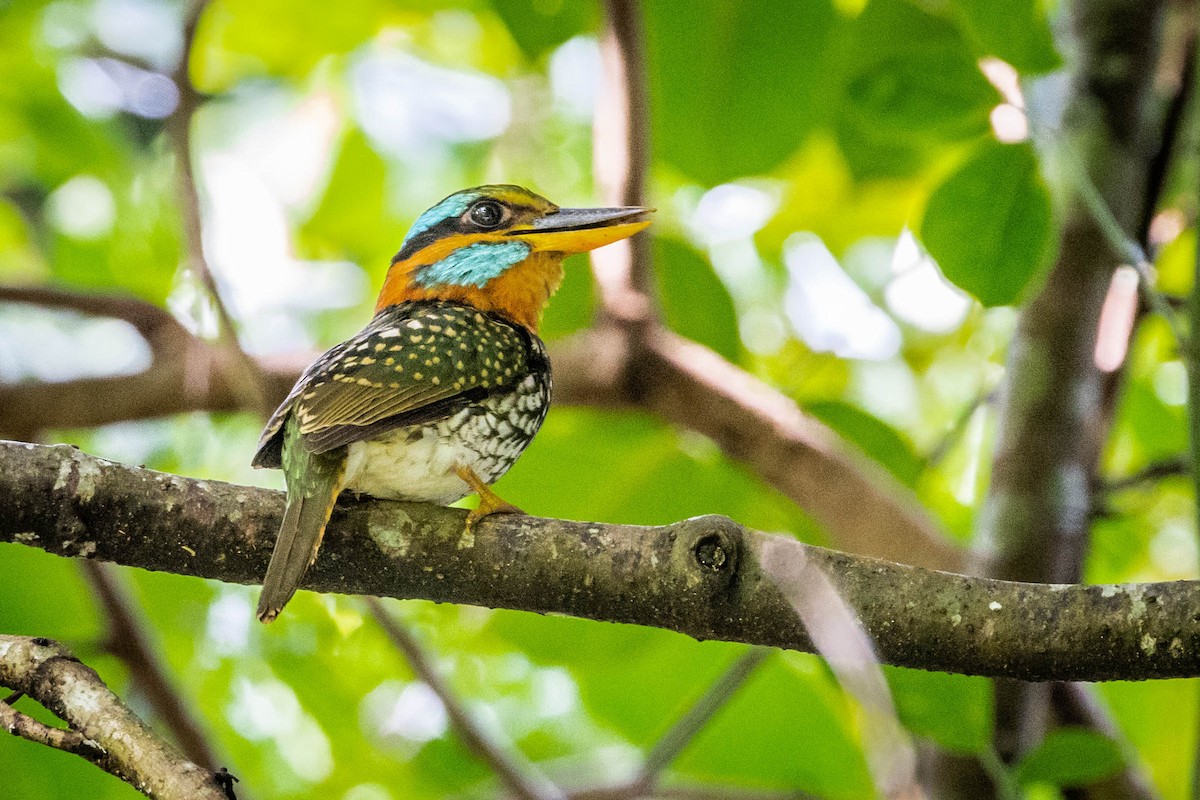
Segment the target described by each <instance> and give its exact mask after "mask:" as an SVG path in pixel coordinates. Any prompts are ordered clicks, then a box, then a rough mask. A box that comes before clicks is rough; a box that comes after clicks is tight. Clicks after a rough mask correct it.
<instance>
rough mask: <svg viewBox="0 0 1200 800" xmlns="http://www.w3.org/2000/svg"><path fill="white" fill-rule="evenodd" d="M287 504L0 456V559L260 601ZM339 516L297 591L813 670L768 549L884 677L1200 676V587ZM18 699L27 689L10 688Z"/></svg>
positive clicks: (549, 528) (763, 539)
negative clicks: (587, 629)
mask: <svg viewBox="0 0 1200 800" xmlns="http://www.w3.org/2000/svg"><path fill="white" fill-rule="evenodd" d="M282 509H283V497H282V494H281V493H280V492H274V491H269V490H265V489H255V488H250V487H245V486H235V485H230V484H224V483H219V482H216V481H197V480H190V479H187V478H182V477H179V476H175V475H168V474H165V473H159V472H154V471H151V470H145V469H139V468H136V467H130V466H126V465H122V464H115V463H112V462H108V461H104V460H102V459H98V458H95V457H93V456H88V455H86V454H84V453H82V452H80V451H78V450H76V449H74V448H71V447H68V446H61V445H60V446H52V447H50V446H39V445H30V444H21V443H4V444H0V542H19V543H21V544H25V545H30V546H34V547H39V548H42V549H44V550H46V551H48V552H51V553H54V554H57V555H65V556H86V557H91V558H98V559H101V560H111V561H117V562H119V563H123V564H128V565H134V566H140V567H143V568H147V569H156V570H161V571H166V572H174V573H176V574H182V575H196V576H203V577H208V578H216V579H218V580H224V581H229V582H237V583H256V582H258V580H259V578H260V576H261V575H262V573H263V571H264V569H265V567H266V563H267V560H268V558H269V556H270V551H271V547H272V543H273V541H274V537H275V533H276V530H277V529H278V526H279V519H280V515H281V512H282ZM465 517H466V511H464V510H462V509H449V508H439V507H436V506H430V505H422V504H406V503H390V502H384V501H369V502H353V501H351V502H348V503H342V504H341V505H339V506H338V509H337V510H336V511H335V512H334V516H333V520H332V522H331V524H330V528H329V532H328V533H327V534H326V537H325V541H324V543H323V545H322V551H321V557H320V558H319V559H318V560H317V562H316V564H314V565H313V568H312V569H311V570H310V571H309V574H308V577H307V579H306V583H305V585H306V587H307V588H310V589H315V590H317V591H323V592H339V593H351V594H369V595H377V596H391V597H405V598H423V599H429V600H436V601H441V602H454V603H464V604H469V605H481V606H487V607H491V608H512V609H518V610H526V611H536V612H540V613H551V612H553V613H561V614H569V615H573V616H579V617H586V618H590V619H598V620H607V621H612V622H629V623H635V624H639V625H649V626H653V627H659V628H667V629H670V630H675V631H678V632H680V633H685V634H687V635H689V636H693V637H695V638H698V639H723V640H727V641H740V642H746V643H748V644H762V645H770V646H774V647H782V648H787V649H794V650H803V651H808V652H811V651H812V649H813V648H812V642H811V640H810V639H809V637H808V634H807V633H806V632H805V631H804V628H803V626H802V625H801V624H800V622H799V620H798V619H797V618H796V614H795V612H794V610H793V609H792V607H791V605H790V603H789V602H788V600H787V599H786V598H785V597H784V596H783V594H782V593H781V592H780V590H779V589H778V588H777V586H776V585H775V583H774V582H773V581H772V580H771V579H770V577H769V576H768V575H766V574H765V573H764V570H763V568H762V566H761V565H760V563H759V556H760V553H761V552H762V549H763V547H764V546H766V544H767V543H768V542H770V543H772V547H774V548H777V549H778V548H794V549H795V550H796V555H795V557H796V558H799V559H807V560H809V561H810V562H811V563H812V564H813V565H814V566H815V567H817V568H818V569H820V570H822V571H823V572H825V573H826V574H827V575H829V576H830V578H831V579H832V581H833V583H834V585H835V587H836V588H837V590H838V592H839V593H840V594H841V595H842V597H843V598H844V599H845V600H846V602H847V603H848V604H849V605H850V607H852V608H854V609H855V610H856V611H857V612H858V614H859V617H860V619H861V621H862V624H863V628H864V630H865V631H866V633H867V634H868V635H869V636H870V637H871V639H872V640H873V641H874V642H875V645H876V647H877V654H878V656H879V659H880V661H881V662H883V663H889V664H897V665H901V666H909V667H917V668H921V669H931V670H940V671H946V672H962V673H967V674H979V675H992V676H1004V677H1013V678H1020V679H1023V680H1089V681H1094V680H1110V679H1127V680H1135V679H1143V678H1159V677H1180V676H1196V675H1200V615H1198V614H1196V612H1195V609H1196V608H1197V607H1200V583H1197V582H1192V581H1177V582H1173V583H1156V584H1125V585H1119V586H1090V585H1071V586H1051V585H1038V584H1025V583H1008V582H1005V581H997V580H991V579H985V578H968V577H965V576H961V575H953V574H949V573H943V572H934V571H929V570H923V569H919V568H916V567H908V566H904V565H900V564H893V563H889V562H884V561H878V560H874V559H869V558H863V557H859V556H852V555H849V554H846V553H839V552H836V551H831V550H826V549H824V548H820V547H813V546H809V545H804V544H801V543H800V542H797V541H795V540H792V539H788V538H785V537H779V536H770V535H767V534H763V533H759V532H757V531H752V530H747V529H745V528H743V527H742V526H740V525H738V524H736V523H734V522H732V521H731V520H729V519H726V518H724V517H716V516H708V517H697V518H694V519H689V520H684V521H682V522H677V523H674V524H672V525H665V526H661V527H653V528H647V527H640V526H634V525H612V524H602V523H587V522H569V521H564V520H551V519H541V518H536V517H526V516H520V515H512V516H510V515H504V516H503V517H491V518H488V519H486V520H485V521H483V522H481V523H480V524H479V525H478V526H477V527H476V528H475V529H474V530H473V532H472V535H470V536H467V535H464V530H463V524H464V520H465ZM17 688H19V687H17Z"/></svg>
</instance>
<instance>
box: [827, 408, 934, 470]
mask: <svg viewBox="0 0 1200 800" xmlns="http://www.w3.org/2000/svg"><path fill="white" fill-rule="evenodd" d="M805 410H806V411H808V413H810V414H812V415H813V416H814V417H816V418H817V419H819V420H821V422H824V423H825V424H826V425H828V426H829V427H831V428H833V429H834V430H836V431H837V432H838V433H840V434H842V435H843V436H845V437H846V438H847V439H849V440H850V441H851V442H853V443H854V444H856V445H858V447H859V449H860V450H862V451H863V452H864V453H866V454H867V455H868V456H870V457H871V458H872V459H873V460H875V461H878V462H879V463H880V464H881V465H882V466H883V467H884V468H885V469H886V470H887V471H888V472H890V473H892V474H893V475H895V476H896V478H897V480H899V481H900V482H901V483H903V484H904V485H906V486H911V487H913V488H916V485H917V480H918V479H919V478H920V477H921V472H922V471H923V470H924V468H925V464H924V462H923V461H922V459H921V457H920V456H918V455H917V453H916V451H914V450H913V446H912V443H911V442H909V441H908V439H907V438H906V437H905V436H903V435H902V434H901V433H900V432H899V431H897V430H896V429H895V428H893V427H892V426H890V425H888V424H887V423H886V422H884V421H883V420H881V419H879V418H878V417H874V416H872V415H870V414H868V413H867V412H865V411H863V410H862V409H860V408H857V407H856V406H852V405H850V404H849V403H843V402H839V401H837V400H829V401H825V402H819V403H810V404H808V405H806V406H805Z"/></svg>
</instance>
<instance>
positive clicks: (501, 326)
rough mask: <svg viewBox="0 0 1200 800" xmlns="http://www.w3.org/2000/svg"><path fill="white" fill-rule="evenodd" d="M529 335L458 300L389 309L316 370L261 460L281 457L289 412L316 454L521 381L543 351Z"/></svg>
mask: <svg viewBox="0 0 1200 800" xmlns="http://www.w3.org/2000/svg"><path fill="white" fill-rule="evenodd" d="M530 338H531V337H530V335H529V334H528V333H526V332H525V331H523V330H522V329H520V328H517V327H516V326H514V325H511V324H509V323H507V322H505V321H503V320H500V319H498V318H495V317H493V316H490V315H487V314H483V313H480V312H477V311H475V310H474V309H471V308H467V307H465V306H458V305H455V304H449V303H436V304H415V303H414V304H405V305H401V306H396V307H394V308H393V309H389V310H387V311H384V312H381V313H380V314H379V315H377V316H376V317H375V319H374V320H372V322H371V324H370V325H368V326H367V327H366V328H365V329H363V331H362V332H360V333H359V334H358V335H357V336H355V337H354V338H352V339H350V340H349V341H347V342H344V343H343V344H341V345H338V346H337V347H335V348H333V349H332V350H330V351H329V352H328V353H326V354H325V355H324V356H322V357H321V358H320V359H319V360H318V361H317V362H316V363H315V364H313V365H312V367H310V368H309V369H308V371H307V372H306V373H305V375H304V377H303V378H301V380H300V382H299V383H298V384H297V385H296V388H295V389H293V390H292V393H291V395H290V396H289V398H288V399H287V400H285V401H284V404H283V405H282V406H281V407H280V409H279V410H278V411H276V413H275V416H274V417H272V420H271V422H270V423H268V425H267V429H266V431H265V432H264V434H263V439H262V442H261V444H260V446H259V453H258V456H256V458H255V464H256V465H261V466H273V465H275V463H276V462H277V461H278V460H279V458H278V456H277V454H276V451H278V450H279V448H280V447H281V439H282V428H283V422H284V421H286V419H287V417H288V416H289V415H290V414H294V415H295V417H296V420H297V421H298V422H299V423H300V433H301V435H302V440H303V442H304V444H305V446H306V447H307V448H308V449H309V450H311V451H312V452H316V453H323V452H326V451H329V450H332V449H334V448H337V447H341V446H343V445H346V444H350V443H351V442H356V441H362V440H364V439H370V438H373V437H375V436H378V435H380V434H382V433H385V432H386V431H389V430H393V429H395V428H399V427H403V426H406V425H417V424H422V423H426V422H433V421H435V420H438V419H444V418H446V417H449V416H451V415H453V414H454V413H456V412H457V411H458V410H460V409H462V408H464V407H466V406H468V405H472V404H475V403H479V402H481V401H483V400H484V399H485V398H487V397H488V396H489V395H490V394H491V393H493V392H495V391H503V390H505V389H508V388H511V387H512V386H514V385H516V384H517V383H519V382H520V381H521V380H522V379H523V378H524V377H525V376H526V375H527V374H528V372H529V369H530V363H531V361H532V360H533V359H534V358H535V354H534V349H533V347H532V344H531V340H530Z"/></svg>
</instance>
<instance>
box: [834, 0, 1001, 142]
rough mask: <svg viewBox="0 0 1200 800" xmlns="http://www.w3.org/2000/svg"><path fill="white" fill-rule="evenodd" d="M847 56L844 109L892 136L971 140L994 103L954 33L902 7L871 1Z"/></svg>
mask: <svg viewBox="0 0 1200 800" xmlns="http://www.w3.org/2000/svg"><path fill="white" fill-rule="evenodd" d="M849 56H850V58H851V59H852V67H851V70H850V74H849V76H848V80H847V85H846V100H847V101H848V103H849V104H850V108H851V109H852V110H853V111H854V112H856V113H858V114H860V115H862V117H864V118H865V120H866V121H868V122H870V123H871V124H873V125H874V126H877V127H882V128H883V129H884V130H887V131H892V132H895V133H896V134H908V135H920V136H925V137H930V138H935V139H941V140H952V139H954V138H959V137H963V136H970V135H974V134H976V133H979V132H981V131H984V130H986V127H987V122H988V114H989V113H990V111H991V108H992V107H993V106H994V105H995V104H996V103H997V102H998V101H999V95H998V93H997V92H996V90H995V89H993V88H992V86H991V84H989V83H988V82H987V79H986V78H985V77H984V76H983V73H982V72H980V70H979V67H978V65H977V64H976V63H975V57H974V55H973V54H972V52H971V49H970V47H969V46H968V44H967V42H966V41H965V40H964V39H963V37H962V35H961V34H960V32H959V30H958V29H957V28H956V27H955V26H954V25H953V24H951V23H950V22H948V21H946V20H944V19H942V18H941V17H937V16H934V15H933V14H930V13H927V12H925V11H923V10H921V9H919V8H917V7H916V6H915V5H913V4H911V3H909V2H906V0H872V2H871V3H870V5H868V6H867V8H866V9H865V10H864V11H863V13H862V15H861V16H859V18H858V20H857V21H856V23H855V27H854V30H853V33H852V38H851V44H850V47H849Z"/></svg>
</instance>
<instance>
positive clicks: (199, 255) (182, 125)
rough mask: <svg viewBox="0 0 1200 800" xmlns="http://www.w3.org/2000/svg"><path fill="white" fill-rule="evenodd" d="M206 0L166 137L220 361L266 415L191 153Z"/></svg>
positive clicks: (195, 21)
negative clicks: (211, 241) (208, 234)
mask: <svg viewBox="0 0 1200 800" xmlns="http://www.w3.org/2000/svg"><path fill="white" fill-rule="evenodd" d="M207 5H208V0H188V3H187V8H186V12H185V14H184V20H183V48H182V54H181V55H180V58H179V66H178V67H177V68H176V70H175V72H174V74H173V75H172V76H171V79H172V81H174V83H175V87H176V89H177V90H178V92H179V105H178V106H177V107H176V108H175V113H173V114H172V115H171V116H170V118H169V119H168V120H167V127H166V130H167V138H168V139H169V140H170V143H171V148H172V149H173V150H174V151H175V184H176V198H177V199H178V201H179V210H180V214H181V215H182V217H183V233H184V237H183V241H184V250H185V252H186V254H187V264H188V268H189V269H191V271H192V273H193V274H194V275H195V276H196V277H197V278H198V279H199V281H200V285H201V286H203V287H204V290H205V293H206V294H207V296H208V299H209V301H210V302H211V303H212V306H213V310H214V312H215V313H216V317H217V337H216V346H217V349H218V350H219V351H221V354H222V356H224V357H223V358H222V359H221V360H220V362H219V366H220V367H221V369H222V370H223V371H224V373H225V374H226V377H227V378H228V379H229V380H228V382H229V383H230V384H231V387H232V389H233V391H234V392H235V393H236V394H237V396H238V399H239V401H240V404H241V405H243V406H244V407H246V408H248V409H252V410H255V411H257V412H258V413H260V414H262V415H264V416H265V415H267V414H269V413H270V412H271V410H272V409H273V408H274V406H273V405H272V404H270V402H269V397H268V392H267V388H266V386H265V385H264V380H263V376H262V375H261V373H260V372H259V370H258V368H257V364H256V362H255V361H254V359H252V358H250V357H249V356H248V355H246V353H245V351H243V350H242V347H241V344H240V343H239V342H238V338H237V327H236V326H235V325H234V321H233V315H232V314H230V313H229V308H228V307H227V306H226V304H225V301H224V299H223V298H222V297H221V288H220V286H219V285H218V283H217V277H216V275H215V274H214V273H213V270H212V267H211V266H210V265H209V263H208V258H207V257H206V256H205V254H204V228H203V219H202V216H201V213H200V189H199V187H198V186H197V183H196V173H195V167H194V165H193V163H192V162H193V154H192V120H193V119H194V118H195V116H196V112H197V111H198V110H199V109H200V104H201V102H202V101H203V97H202V96H201V95H200V93H199V92H198V91H197V90H196V86H195V84H193V83H192V79H191V72H190V69H191V59H192V51H193V48H194V46H195V43H196V30H197V27H198V26H199V24H200V15H201V14H202V13H204V9H205V8H206V7H207Z"/></svg>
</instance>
